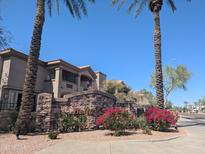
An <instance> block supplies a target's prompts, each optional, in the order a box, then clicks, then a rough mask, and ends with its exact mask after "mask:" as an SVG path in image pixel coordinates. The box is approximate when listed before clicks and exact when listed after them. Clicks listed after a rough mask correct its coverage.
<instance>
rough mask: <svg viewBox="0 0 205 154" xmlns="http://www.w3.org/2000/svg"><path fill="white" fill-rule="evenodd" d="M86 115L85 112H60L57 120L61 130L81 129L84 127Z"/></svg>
mask: <svg viewBox="0 0 205 154" xmlns="http://www.w3.org/2000/svg"><path fill="white" fill-rule="evenodd" d="M86 121H87V117H86V115H85V114H70V113H62V114H61V116H60V120H59V129H60V131H61V132H72V131H81V130H83V129H84V128H85V125H86Z"/></svg>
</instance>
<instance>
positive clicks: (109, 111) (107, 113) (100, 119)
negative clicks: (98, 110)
mask: <svg viewBox="0 0 205 154" xmlns="http://www.w3.org/2000/svg"><path fill="white" fill-rule="evenodd" d="M123 111H124V110H122V109H120V108H108V109H107V110H105V112H104V114H103V115H101V116H100V117H98V118H97V120H96V125H97V126H99V125H102V124H103V123H104V121H105V119H106V118H107V117H109V116H110V115H112V114H113V113H118V112H123Z"/></svg>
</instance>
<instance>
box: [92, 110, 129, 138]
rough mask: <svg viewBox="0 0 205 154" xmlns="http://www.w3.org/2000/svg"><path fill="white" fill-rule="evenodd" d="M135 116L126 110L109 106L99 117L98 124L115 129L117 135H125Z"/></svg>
mask: <svg viewBox="0 0 205 154" xmlns="http://www.w3.org/2000/svg"><path fill="white" fill-rule="evenodd" d="M132 121H133V116H132V114H130V113H129V112H128V111H126V110H122V109H119V108H109V109H107V110H106V111H105V113H104V114H103V115H102V116H100V117H98V118H97V120H96V125H98V126H99V125H103V126H104V128H105V129H109V130H112V131H114V135H115V136H120V135H124V134H125V133H124V132H125V130H126V129H128V128H129V127H130V126H131V125H132Z"/></svg>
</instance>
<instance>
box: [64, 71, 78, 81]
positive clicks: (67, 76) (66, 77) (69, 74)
mask: <svg viewBox="0 0 205 154" xmlns="http://www.w3.org/2000/svg"><path fill="white" fill-rule="evenodd" d="M77 77H78V74H74V73H72V72H69V71H66V70H63V72H62V79H63V81H69V82H72V83H75V84H76V83H77Z"/></svg>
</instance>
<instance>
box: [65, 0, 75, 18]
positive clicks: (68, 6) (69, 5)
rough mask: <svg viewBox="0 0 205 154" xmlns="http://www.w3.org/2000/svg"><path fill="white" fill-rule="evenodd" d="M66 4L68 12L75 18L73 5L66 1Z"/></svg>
mask: <svg viewBox="0 0 205 154" xmlns="http://www.w3.org/2000/svg"><path fill="white" fill-rule="evenodd" d="M64 2H65V4H66V6H67V8H68V10H69V11H70V14H71V15H72V16H73V17H74V16H75V14H74V12H73V7H72V5H71V3H70V0H64Z"/></svg>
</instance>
